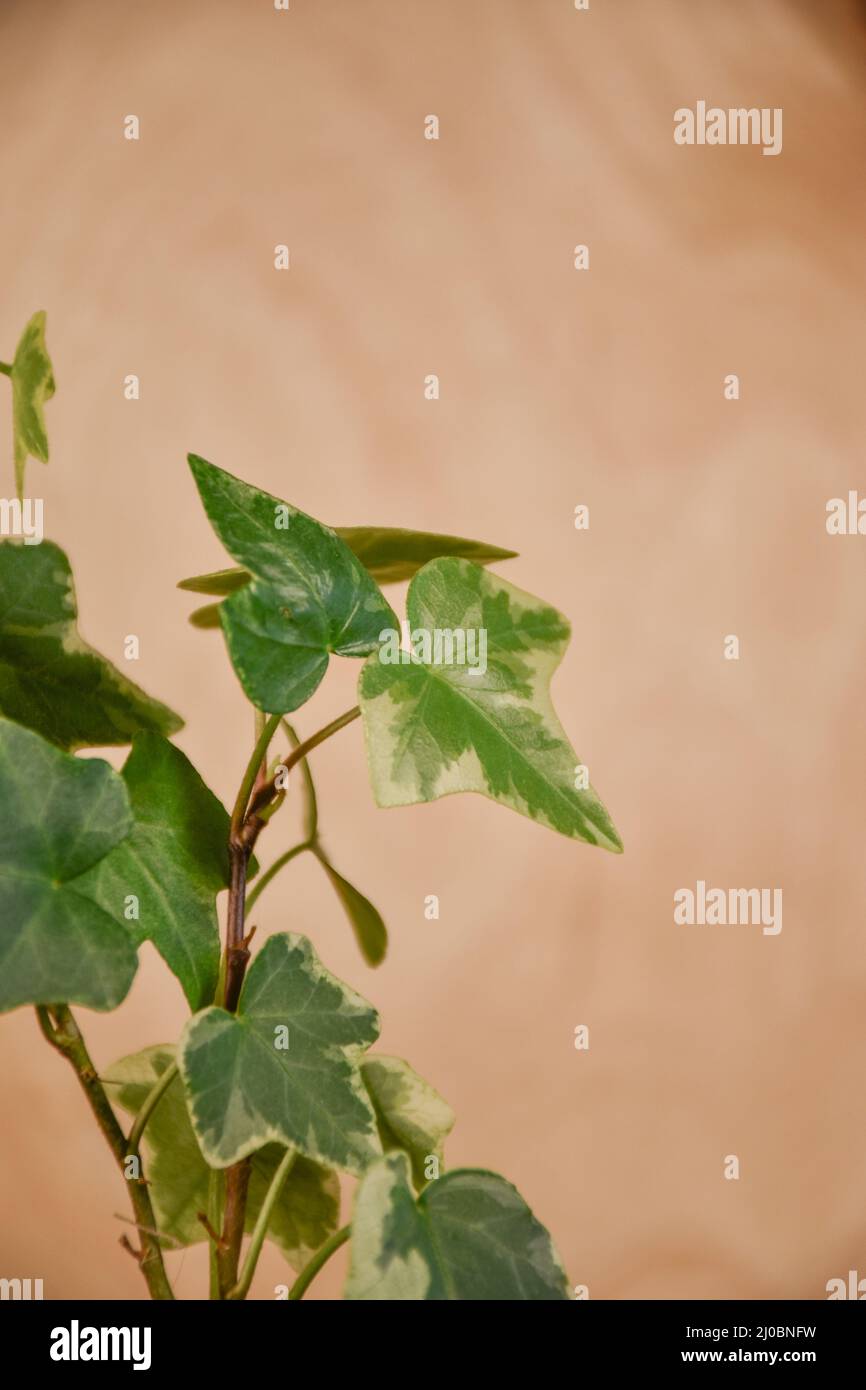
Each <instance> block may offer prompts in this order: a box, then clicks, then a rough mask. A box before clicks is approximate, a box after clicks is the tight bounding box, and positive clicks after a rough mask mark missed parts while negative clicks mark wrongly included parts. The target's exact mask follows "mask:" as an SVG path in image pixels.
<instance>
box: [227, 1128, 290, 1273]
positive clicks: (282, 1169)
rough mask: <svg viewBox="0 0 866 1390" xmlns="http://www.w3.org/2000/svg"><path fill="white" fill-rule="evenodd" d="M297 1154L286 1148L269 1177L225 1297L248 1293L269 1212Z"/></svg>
mask: <svg viewBox="0 0 866 1390" xmlns="http://www.w3.org/2000/svg"><path fill="white" fill-rule="evenodd" d="M297 1156H298V1151H297V1149H286V1152H285V1154H284V1155H283V1158H282V1160H281V1162H280V1166H279V1167H278V1168H277V1171H276V1172H275V1173H274V1176H273V1178H272V1179H271V1185H270V1187H269V1188H268V1191H267V1196H266V1197H265V1200H264V1201H263V1202H262V1208H261V1211H260V1212H259V1214H258V1218H257V1220H256V1224H255V1226H254V1227H253V1234H252V1236H251V1238H250V1246H249V1249H248V1251H247V1257H246V1259H245V1260H244V1267H243V1272H242V1274H241V1277H240V1279H239V1280H238V1282H237V1283H236V1284H235V1286H234V1288H233V1289H230V1290H229V1292H228V1293H227V1294H226V1298H231V1299H239V1298H246V1296H247V1294H248V1293H249V1291H250V1284H251V1283H252V1282H253V1275H254V1274H255V1272H256V1265H257V1264H258V1262H259V1255H260V1254H261V1250H262V1246H263V1245H264V1243H265V1236H266V1235H267V1233H268V1223H269V1221H270V1219H271V1214H272V1212H273V1210H274V1207H275V1205H276V1203H277V1200H278V1198H279V1195H280V1193H281V1192H282V1190H283V1186H284V1185H285V1181H286V1178H287V1177H288V1176H289V1173H290V1172H291V1171H292V1165H293V1164H294V1162H295V1159H296V1158H297Z"/></svg>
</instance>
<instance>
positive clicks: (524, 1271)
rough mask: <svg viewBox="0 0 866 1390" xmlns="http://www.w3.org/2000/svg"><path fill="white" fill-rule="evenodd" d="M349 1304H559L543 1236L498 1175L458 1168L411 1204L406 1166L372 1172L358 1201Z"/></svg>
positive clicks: (396, 1161)
mask: <svg viewBox="0 0 866 1390" xmlns="http://www.w3.org/2000/svg"><path fill="white" fill-rule="evenodd" d="M345 1297H346V1298H347V1299H350V1300H378V1301H383V1300H386V1301H391V1300H395V1301H396V1300H412V1301H427V1302H444V1301H447V1300H458V1299H460V1300H463V1299H465V1300H472V1301H479V1300H480V1301H484V1302H498V1301H509V1302H525V1301H532V1302H541V1301H557V1302H562V1301H565V1300H567V1299H568V1297H569V1294H568V1285H567V1281H566V1276H565V1271H564V1270H563V1268H562V1264H561V1262H560V1259H559V1256H558V1255H557V1253H556V1249H555V1248H554V1245H553V1241H552V1240H551V1238H550V1235H549V1234H548V1232H547V1230H546V1229H545V1228H544V1226H542V1225H541V1222H540V1221H537V1220H536V1218H535V1217H534V1216H533V1214H532V1212H531V1211H530V1209H529V1207H528V1206H527V1205H526V1203H525V1202H524V1200H523V1198H522V1197H521V1195H520V1193H519V1192H518V1191H517V1188H516V1187H512V1185H511V1183H510V1182H506V1180H505V1178H501V1177H500V1176H499V1175H498V1173H488V1172H485V1171H484V1170H482V1169H476V1168H455V1169H453V1170H452V1171H451V1172H450V1173H446V1174H445V1176H444V1177H442V1178H437V1179H436V1181H435V1182H431V1183H430V1184H429V1185H428V1186H427V1187H425V1189H424V1191H423V1192H422V1193H421V1195H420V1197H418V1198H416V1197H415V1195H414V1194H413V1192H412V1189H411V1187H410V1185H409V1160H408V1159H407V1157H406V1155H405V1154H399V1153H398V1154H390V1155H388V1156H387V1157H385V1158H383V1159H380V1161H379V1162H378V1163H375V1164H373V1165H372V1167H371V1168H370V1169H369V1170H368V1172H367V1173H366V1175H365V1176H364V1178H363V1179H362V1181H361V1184H360V1186H359V1188H358V1191H357V1194H356V1196H355V1209H354V1214H353V1218H352V1257H351V1266H350V1269H349V1278H348V1282H347V1284H346V1292H345Z"/></svg>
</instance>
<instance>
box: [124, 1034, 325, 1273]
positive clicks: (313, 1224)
mask: <svg viewBox="0 0 866 1390" xmlns="http://www.w3.org/2000/svg"><path fill="white" fill-rule="evenodd" d="M173 1059H174V1048H172V1047H170V1046H167V1045H164V1046H157V1047H148V1048H145V1049H144V1051H143V1052H136V1053H134V1054H133V1055H132V1056H131V1057H124V1058H122V1059H121V1061H119V1062H115V1063H114V1066H112V1067H110V1068H109V1070H108V1073H107V1075H106V1076H105V1077H104V1078H103V1079H104V1081H105V1083H106V1089H107V1090H108V1094H109V1096H110V1097H111V1099H112V1100H114V1101H116V1102H117V1104H118V1105H121V1106H122V1107H123V1108H124V1109H125V1110H128V1111H129V1113H130V1114H132V1115H135V1114H137V1113H138V1111H139V1110H140V1109H141V1106H142V1105H143V1104H144V1101H145V1100H146V1099H147V1096H148V1095H149V1093H150V1091H151V1090H152V1089H153V1087H154V1086H155V1084H156V1082H157V1081H158V1080H159V1078H160V1077H161V1076H162V1074H163V1072H164V1071H165V1070H166V1069H167V1068H168V1067H169V1066H170V1065H171V1063H172V1061H173ZM144 1142H145V1145H146V1147H147V1149H148V1150H149V1158H148V1163H147V1181H148V1190H149V1192H150V1196H151V1200H152V1202H153V1209H154V1214H155V1216H156V1222H157V1226H158V1227H159V1230H160V1231H161V1232H162V1234H163V1235H164V1236H168V1237H169V1238H170V1240H172V1241H174V1242H175V1243H177V1244H179V1245H196V1244H198V1243H199V1242H200V1241H203V1240H205V1239H206V1238H207V1237H206V1234H205V1229H204V1226H203V1225H202V1223H201V1222H200V1221H199V1219H198V1213H199V1212H203V1211H207V1209H208V1182H209V1178H210V1169H209V1168H208V1166H207V1164H206V1163H205V1160H204V1157H203V1155H202V1152H201V1149H200V1148H199V1146H198V1142H197V1140H196V1137H195V1133H194V1131H193V1128H192V1125H191V1123H190V1119H189V1113H188V1111H187V1106H186V1098H185V1096H184V1093H183V1084H182V1082H181V1079H180V1077H179V1076H178V1077H176V1078H175V1080H174V1081H172V1082H171V1083H170V1084H169V1087H168V1089H167V1091H165V1092H164V1094H163V1096H162V1097H161V1099H160V1101H159V1103H158V1105H157V1107H156V1109H155V1110H154V1111H153V1113H152V1115H151V1117H150V1119H149V1120H148V1123H147V1129H146V1130H145V1134H144ZM284 1153H285V1150H284V1149H282V1148H280V1147H279V1145H277V1144H267V1145H266V1146H265V1147H264V1148H263V1149H259V1150H258V1152H257V1153H254V1154H253V1156H252V1160H251V1168H250V1185H249V1191H248V1194H247V1208H246V1230H247V1233H249V1232H251V1231H252V1230H253V1227H254V1226H255V1223H256V1219H257V1217H258V1215H259V1212H260V1211H261V1207H262V1203H263V1201H264V1199H265V1197H266V1195H267V1192H268V1188H269V1187H270V1184H271V1179H272V1178H273V1176H274V1173H275V1172H276V1169H277V1167H278V1166H279V1163H280V1160H281V1159H282V1157H283V1154H284ZM339 1218H340V1183H339V1179H338V1177H337V1174H336V1173H335V1172H334V1171H333V1169H330V1168H324V1167H322V1165H321V1164H318V1163H312V1162H311V1161H310V1160H309V1159H308V1158H302V1157H301V1156H298V1157H297V1158H296V1159H295V1162H294V1163H293V1165H292V1168H291V1170H290V1172H289V1176H288V1177H287V1178H286V1180H285V1182H284V1183H283V1187H282V1190H281V1192H280V1195H279V1197H278V1198H277V1202H276V1205H275V1207H274V1209H273V1212H272V1214H271V1219H270V1222H269V1223H268V1238H269V1239H270V1240H272V1241H273V1242H274V1244H275V1245H277V1246H279V1248H280V1250H281V1251H282V1252H283V1254H284V1256H285V1257H286V1259H287V1261H288V1262H289V1264H290V1265H291V1266H292V1268H293V1269H300V1268H302V1266H303V1265H304V1264H306V1262H307V1260H308V1259H309V1258H310V1256H311V1255H312V1254H313V1253H314V1252H315V1251H316V1250H318V1248H319V1246H320V1245H322V1244H323V1242H324V1241H326V1240H327V1239H328V1237H329V1236H330V1235H333V1233H334V1231H335V1230H336V1229H337V1225H338V1222H339Z"/></svg>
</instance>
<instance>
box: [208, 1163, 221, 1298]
mask: <svg viewBox="0 0 866 1390" xmlns="http://www.w3.org/2000/svg"><path fill="white" fill-rule="evenodd" d="M222 1186H223V1175H222V1172H221V1171H220V1169H219V1168H211V1170H210V1173H209V1175H208V1184H207V1216H208V1222H209V1223H210V1228H211V1231H218V1230H219V1229H220V1226H221V1224H222V1210H221V1208H222ZM208 1250H209V1256H210V1258H209V1260H208V1268H209V1270H210V1289H209V1296H210V1297H211V1298H219V1296H220V1277H219V1265H218V1263H217V1246H216V1242H215V1241H214V1240H212V1239H211V1240H209V1241H208Z"/></svg>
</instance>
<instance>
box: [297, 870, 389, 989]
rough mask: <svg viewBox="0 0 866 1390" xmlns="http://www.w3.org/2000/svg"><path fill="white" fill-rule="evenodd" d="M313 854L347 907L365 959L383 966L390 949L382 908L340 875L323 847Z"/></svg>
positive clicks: (369, 963) (371, 963)
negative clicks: (386, 953)
mask: <svg viewBox="0 0 866 1390" xmlns="http://www.w3.org/2000/svg"><path fill="white" fill-rule="evenodd" d="M313 853H314V854H315V856H316V858H317V859H318V861H319V863H320V864H321V866H322V868H323V869H324V870H325V873H326V874H327V875H328V878H329V879H330V881H331V883H332V884H333V886H334V890H335V892H336V894H337V897H338V898H339V899H340V902H341V903H342V904H343V907H344V909H345V912H346V916H347V917H348V919H349V922H350V923H351V926H352V930H353V932H354V933H355V940H356V941H357V943H358V946H359V947H360V950H361V955H362V956H363V957H364V960H365V961H366V962H367V964H368V965H373V966H375V965H381V963H382V961H383V960H384V959H385V952H386V951H387V949H388V932H387V929H386V927H385V923H384V922H383V921H382V917H381V914H380V912H379V910H378V908H375V907H374V906H373V904H372V903H371V902H370V899H369V898H365V897H364V894H363V893H361V892H359V891H358V889H357V888H355V887H354V885H353V884H351V883H350V882H349V880H348V879H346V878H343V875H342V874H338V873H337V870H336V869H335V868H334V866H333V864H332V863H331V861H330V859H329V858H328V856H327V855H326V854H325V851H324V850H323V849H322V847H321V845H319V844H318V843H317V844H315V845H314V846H313Z"/></svg>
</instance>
